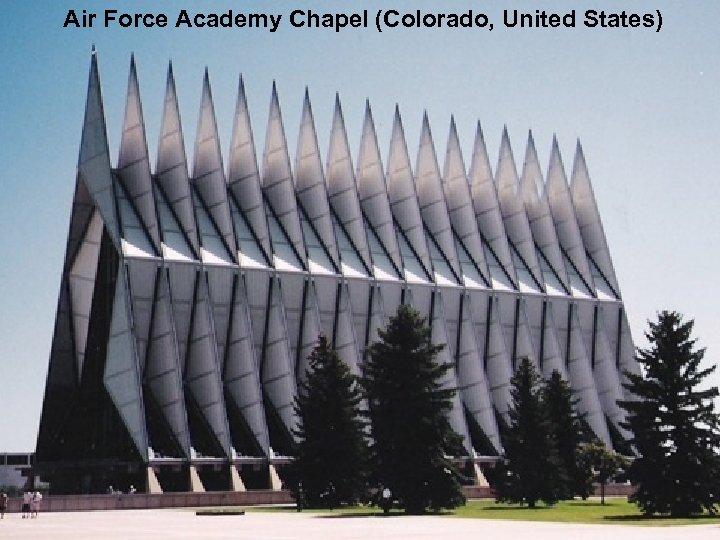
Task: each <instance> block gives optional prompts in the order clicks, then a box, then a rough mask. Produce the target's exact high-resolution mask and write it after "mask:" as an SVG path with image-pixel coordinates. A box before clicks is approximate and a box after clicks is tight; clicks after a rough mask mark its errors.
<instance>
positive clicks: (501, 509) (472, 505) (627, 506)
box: [245, 498, 720, 527]
mask: <svg viewBox="0 0 720 540" xmlns="http://www.w3.org/2000/svg"><path fill="white" fill-rule="evenodd" d="M245 510H247V511H264V512H267V511H270V512H273V511H275V512H295V511H296V510H295V507H294V506H273V507H247V508H245ZM303 512H306V513H312V514H318V515H320V516H322V517H326V518H343V517H362V516H368V517H369V516H381V515H382V510H380V509H379V508H377V507H367V506H364V507H353V508H340V509H335V510H327V509H306V510H304V511H303ZM402 515H403V513H402V512H401V511H399V510H392V511H391V514H390V516H391V517H392V516H402ZM442 515H444V516H448V517H457V518H469V519H509V520H517V521H551V522H556V523H593V524H605V525H612V524H616V525H641V526H650V527H663V526H669V525H699V524H709V523H720V515H717V516H710V515H703V516H699V517H696V518H692V519H682V518H665V517H652V518H644V517H643V516H642V515H641V514H640V512H639V511H638V508H637V506H636V505H634V504H632V503H629V502H627V500H626V499H624V498H610V499H606V501H605V504H604V505H602V504H600V501H599V500H588V501H580V500H576V501H563V502H560V503H558V504H556V505H555V506H545V505H543V504H539V505H538V506H537V507H536V508H528V507H527V506H519V505H514V504H496V503H495V502H494V501H492V500H472V501H468V503H467V504H466V505H465V506H463V507H460V508H457V509H455V510H453V511H452V512H443V513H442Z"/></svg>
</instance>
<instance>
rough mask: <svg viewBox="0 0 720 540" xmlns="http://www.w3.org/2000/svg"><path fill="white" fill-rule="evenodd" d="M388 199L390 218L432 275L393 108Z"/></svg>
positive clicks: (397, 111) (402, 137)
mask: <svg viewBox="0 0 720 540" xmlns="http://www.w3.org/2000/svg"><path fill="white" fill-rule="evenodd" d="M387 186H388V199H389V201H390V208H391V209H392V213H393V216H394V217H395V220H396V222H397V223H398V225H399V226H400V229H401V230H402V231H403V233H404V234H405V237H406V238H407V240H408V242H409V243H410V245H411V246H412V248H413V250H414V251H415V254H416V255H417V257H418V259H419V260H420V263H421V264H422V266H423V269H424V270H425V273H426V274H427V276H428V277H429V276H432V275H433V273H432V263H431V262H430V255H429V254H428V247H427V240H426V238H425V232H424V230H423V224H422V218H421V217H420V207H419V206H418V198H417V194H416V192H415V181H414V179H413V172H412V168H411V166H410V156H409V154H408V150H407V144H406V142H405V133H404V130H403V126H402V119H401V118H400V109H399V108H398V107H397V105H396V106H395V119H394V121H393V129H392V137H391V138H390V153H389V155H388V163H387Z"/></svg>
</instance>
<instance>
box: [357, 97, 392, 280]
mask: <svg viewBox="0 0 720 540" xmlns="http://www.w3.org/2000/svg"><path fill="white" fill-rule="evenodd" d="M357 186H358V193H359V195H360V205H361V206H362V209H363V212H364V213H365V216H366V217H367V219H368V221H369V222H370V226H371V227H372V228H373V230H374V232H375V234H377V236H378V238H379V240H380V242H382V244H383V248H384V249H385V251H386V252H387V254H388V256H389V257H390V260H391V261H392V264H393V265H394V266H395V269H396V271H397V272H398V273H399V274H400V275H401V276H402V275H403V270H402V259H401V257H400V248H399V246H398V243H397V237H396V236H395V226H394V224H393V217H392V213H391V211H390V203H389V201H388V193H387V185H386V183H385V175H384V174H383V166H382V160H381V158H380V148H379V146H378V140H377V134H376V132H375V123H374V122H373V117H372V111H371V110H370V103H369V102H366V103H365V120H364V122H363V132H362V139H361V141H360V155H359V157H358V165H357Z"/></svg>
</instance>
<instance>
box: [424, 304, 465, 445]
mask: <svg viewBox="0 0 720 540" xmlns="http://www.w3.org/2000/svg"><path fill="white" fill-rule="evenodd" d="M431 305H432V309H431V314H430V338H431V339H432V342H433V344H434V345H441V346H442V345H445V346H444V347H442V349H441V350H440V351H439V352H438V354H437V357H436V358H437V363H438V365H446V366H447V365H450V366H452V367H451V368H450V369H448V370H447V371H445V374H444V375H443V377H442V379H440V380H439V381H438V383H439V385H440V386H441V387H442V388H444V389H453V390H456V389H457V388H458V386H459V385H458V377H457V371H456V370H455V362H454V358H453V354H452V351H451V350H450V348H449V347H447V343H448V341H449V339H448V331H447V327H446V317H445V306H444V305H443V297H442V293H441V292H440V291H437V292H435V293H434V294H433V300H432V304H431ZM456 316H457V315H455V317H456ZM451 404H452V408H451V409H450V410H449V411H447V413H446V414H447V415H448V420H449V422H450V425H451V426H452V428H453V431H454V432H455V433H457V434H458V435H460V437H462V442H463V446H464V447H465V451H466V452H467V453H468V455H472V441H471V440H470V433H468V429H467V423H466V422H465V418H464V414H463V406H462V402H461V400H460V394H459V393H458V392H454V394H453V397H452V398H451Z"/></svg>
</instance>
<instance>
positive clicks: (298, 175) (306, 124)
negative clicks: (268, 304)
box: [295, 88, 340, 268]
mask: <svg viewBox="0 0 720 540" xmlns="http://www.w3.org/2000/svg"><path fill="white" fill-rule="evenodd" d="M295 156H296V157H295V189H296V193H297V197H298V202H299V204H300V206H302V208H303V210H305V214H306V215H307V218H308V219H309V220H310V223H312V226H313V229H314V230H315V231H316V233H317V236H319V238H320V241H321V242H322V245H323V247H324V249H325V251H326V252H327V254H328V256H329V257H330V259H331V260H332V262H333V266H334V267H335V268H339V266H340V258H339V254H338V249H337V242H336V240H335V231H334V230H333V225H332V220H331V218H330V203H329V202H328V194H327V190H326V188H325V175H324V174H323V168H322V158H321V157H320V147H319V146H318V141H317V134H316V132H315V121H314V120H313V114H312V107H311V105H310V96H309V94H308V91H307V88H306V89H305V100H304V102H303V111H302V118H301V120H300V134H299V135H298V143H297V152H296V153H295ZM306 241H307V235H306Z"/></svg>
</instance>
